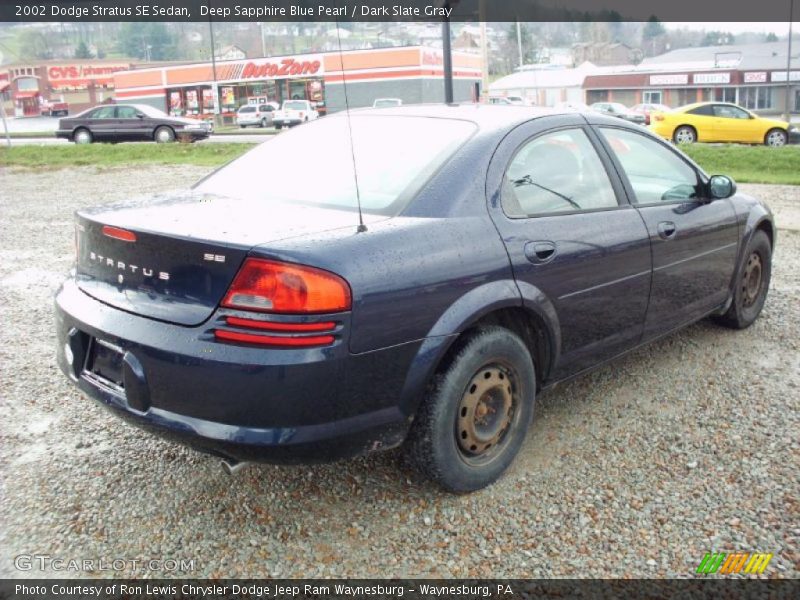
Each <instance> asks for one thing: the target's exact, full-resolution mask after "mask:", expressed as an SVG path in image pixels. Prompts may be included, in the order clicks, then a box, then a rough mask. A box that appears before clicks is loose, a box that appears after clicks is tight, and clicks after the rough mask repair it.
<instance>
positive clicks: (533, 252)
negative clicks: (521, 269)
mask: <svg viewBox="0 0 800 600" xmlns="http://www.w3.org/2000/svg"><path fill="white" fill-rule="evenodd" d="M555 256H556V245H555V243H554V242H528V243H527V244H525V258H527V259H528V260H529V261H531V262H532V263H540V264H541V263H546V262H550V261H551V260H553V259H554V258H555Z"/></svg>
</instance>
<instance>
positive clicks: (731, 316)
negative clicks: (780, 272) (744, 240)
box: [714, 230, 772, 329]
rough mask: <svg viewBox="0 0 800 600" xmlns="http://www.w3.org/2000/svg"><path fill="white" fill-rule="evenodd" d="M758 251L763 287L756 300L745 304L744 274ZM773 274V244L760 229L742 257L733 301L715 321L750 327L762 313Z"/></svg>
mask: <svg viewBox="0 0 800 600" xmlns="http://www.w3.org/2000/svg"><path fill="white" fill-rule="evenodd" d="M753 253H756V254H758V255H759V258H760V259H761V288H760V290H759V292H758V297H757V298H756V301H755V302H754V303H753V304H751V305H750V306H744V289H743V283H744V282H743V276H744V271H745V264H746V263H747V261H748V259H749V258H750V256H751V255H752V254H753ZM771 275H772V246H771V245H770V243H769V238H768V237H767V234H766V233H764V232H763V231H761V230H759V231H756V232H755V233H754V234H753V237H752V238H751V239H750V243H749V244H748V245H747V249H746V250H745V252H744V255H743V258H742V264H741V265H739V268H738V269H737V272H736V287H735V288H734V292H733V302H731V306H730V308H728V310H727V312H726V313H725V314H723V315H718V316H716V317H714V321H716V322H717V323H719V324H720V325H724V326H725V327H730V328H731V329H745V328H747V327H750V325H752V324H753V322H754V321H755V320H756V319H757V318H758V315H760V314H761V309H762V308H763V307H764V302H765V301H766V299H767V292H768V291H769V282H770V277H771Z"/></svg>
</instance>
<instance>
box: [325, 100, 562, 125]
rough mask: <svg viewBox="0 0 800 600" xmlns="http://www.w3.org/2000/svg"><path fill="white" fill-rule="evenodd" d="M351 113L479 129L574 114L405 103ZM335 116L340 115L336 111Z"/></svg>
mask: <svg viewBox="0 0 800 600" xmlns="http://www.w3.org/2000/svg"><path fill="white" fill-rule="evenodd" d="M350 112H351V113H352V114H364V115H366V114H369V115H370V116H404V117H428V118H435V119H457V120H462V121H472V122H473V123H475V124H476V125H478V127H480V128H481V129H508V128H510V127H514V126H516V125H519V124H521V123H524V122H526V121H530V120H531V119H535V118H538V117H546V116H553V115H574V114H576V113H575V111H572V110H564V109H557V108H541V107H534V106H513V105H503V106H499V105H497V104H475V103H470V104H406V105H403V106H394V107H388V108H370V109H354V110H351V111H350ZM337 114H344V111H340V112H339V113H337Z"/></svg>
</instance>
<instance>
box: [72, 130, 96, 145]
mask: <svg viewBox="0 0 800 600" xmlns="http://www.w3.org/2000/svg"><path fill="white" fill-rule="evenodd" d="M72 141H73V142H75V143H76V144H91V143H92V142H94V136H93V135H92V132H91V131H89V130H88V129H86V127H78V128H77V129H76V130H75V131H73V132H72Z"/></svg>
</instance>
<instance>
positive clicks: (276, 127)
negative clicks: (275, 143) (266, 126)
mask: <svg viewBox="0 0 800 600" xmlns="http://www.w3.org/2000/svg"><path fill="white" fill-rule="evenodd" d="M282 128H283V125H275V129H277V130H280V129H282Z"/></svg>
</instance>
